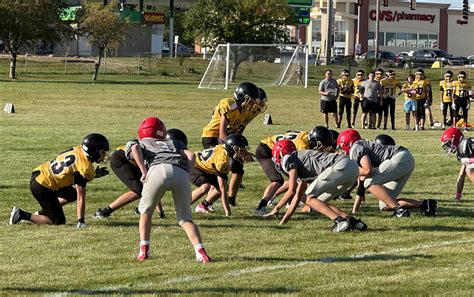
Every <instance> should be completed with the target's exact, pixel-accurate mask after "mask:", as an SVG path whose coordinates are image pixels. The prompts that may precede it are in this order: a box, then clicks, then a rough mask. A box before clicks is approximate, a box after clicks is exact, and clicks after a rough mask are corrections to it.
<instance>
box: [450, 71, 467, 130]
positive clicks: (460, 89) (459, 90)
mask: <svg viewBox="0 0 474 297" xmlns="http://www.w3.org/2000/svg"><path fill="white" fill-rule="evenodd" d="M470 89H471V84H470V83H469V82H468V81H466V72H464V71H459V74H458V80H457V81H456V82H454V105H455V106H454V109H455V115H456V123H457V122H458V121H459V119H460V116H459V110H462V117H461V118H462V119H463V120H464V123H463V124H462V125H463V129H464V131H467V116H468V110H469V106H470V103H469V97H470V96H469V91H470Z"/></svg>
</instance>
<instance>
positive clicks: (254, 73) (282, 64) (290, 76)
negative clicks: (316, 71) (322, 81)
mask: <svg viewBox="0 0 474 297" xmlns="http://www.w3.org/2000/svg"><path fill="white" fill-rule="evenodd" d="M308 60H309V53H308V47H307V46H306V45H305V44H230V43H228V44H219V45H218V46H217V47H216V49H215V50H214V54H213V55H212V58H211V59H210V61H209V64H208V65H207V68H206V71H205V72H204V75H203V77H202V78H201V81H200V83H199V88H211V89H228V88H229V86H230V85H231V84H237V83H239V82H243V81H251V82H254V83H255V84H257V85H259V86H262V87H265V86H285V85H288V84H297V83H298V84H301V85H303V86H304V87H305V88H306V87H307V86H308V66H309V63H308Z"/></svg>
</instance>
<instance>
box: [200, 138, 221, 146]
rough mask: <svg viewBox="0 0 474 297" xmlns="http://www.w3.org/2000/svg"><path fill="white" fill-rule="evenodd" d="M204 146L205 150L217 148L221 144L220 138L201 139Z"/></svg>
mask: <svg viewBox="0 0 474 297" xmlns="http://www.w3.org/2000/svg"><path fill="white" fill-rule="evenodd" d="M201 142H202V146H203V147H204V148H205V149H208V148H211V147H215V146H216V145H218V144H219V138H217V137H203V138H201Z"/></svg>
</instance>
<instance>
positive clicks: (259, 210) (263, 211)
mask: <svg viewBox="0 0 474 297" xmlns="http://www.w3.org/2000/svg"><path fill="white" fill-rule="evenodd" d="M267 213H268V211H267V208H266V207H261V208H257V209H256V210H255V214H256V215H258V216H264V215H266V214H267Z"/></svg>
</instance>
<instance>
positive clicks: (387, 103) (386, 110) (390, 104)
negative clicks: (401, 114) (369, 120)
mask: <svg viewBox="0 0 474 297" xmlns="http://www.w3.org/2000/svg"><path fill="white" fill-rule="evenodd" d="M380 83H381V84H382V96H383V107H382V108H383V129H384V130H386V129H387V122H388V115H389V114H390V123H391V124H392V130H395V99H397V93H398V91H397V89H400V90H401V88H402V85H401V84H400V81H398V79H396V78H395V71H393V70H389V71H388V72H387V78H386V79H382V81H381V82H380Z"/></svg>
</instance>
